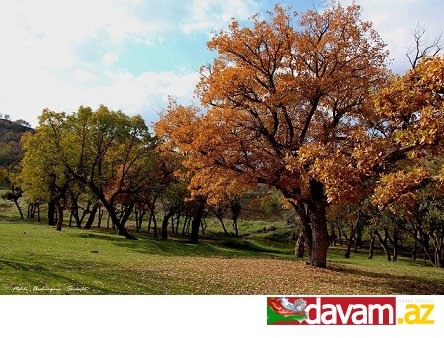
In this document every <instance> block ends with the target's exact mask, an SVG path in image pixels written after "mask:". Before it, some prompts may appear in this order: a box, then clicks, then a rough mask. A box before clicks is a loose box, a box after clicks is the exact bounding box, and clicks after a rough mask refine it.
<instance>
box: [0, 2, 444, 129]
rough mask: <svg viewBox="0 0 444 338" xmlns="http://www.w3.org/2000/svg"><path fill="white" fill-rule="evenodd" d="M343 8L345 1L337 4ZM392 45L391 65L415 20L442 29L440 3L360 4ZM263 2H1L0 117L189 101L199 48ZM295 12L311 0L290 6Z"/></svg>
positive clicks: (202, 57) (402, 61)
mask: <svg viewBox="0 0 444 338" xmlns="http://www.w3.org/2000/svg"><path fill="white" fill-rule="evenodd" d="M342 2H343V3H344V4H346V3H349V2H350V1H348V0H344V1H342ZM356 2H357V3H359V4H361V5H362V6H363V10H364V12H363V15H364V17H365V18H366V19H368V20H370V21H372V22H373V23H374V26H375V28H376V29H377V30H378V32H379V33H380V34H381V36H382V37H383V39H384V40H385V41H386V42H387V43H388V44H389V49H390V51H391V57H392V58H393V62H392V66H391V67H392V68H393V69H394V70H395V71H398V72H402V71H403V70H404V69H406V67H407V59H406V58H405V56H404V53H405V51H406V50H407V49H408V47H409V44H410V42H411V33H410V32H411V31H412V30H413V29H414V27H415V25H416V24H417V23H418V22H419V23H421V24H422V25H423V26H425V27H427V30H428V31H427V33H428V34H429V35H430V36H431V37H433V36H436V35H437V34H438V33H439V32H440V31H442V30H443V29H444V25H443V20H442V18H441V16H442V13H443V12H444V2H443V1H441V0H357V1H356ZM274 3H275V2H274V1H261V0H223V1H217V0H190V1H178V0H126V1H124V0H94V1H93V0H86V1H84V0H77V1H65V0H38V1H36V0H17V1H16V0H8V1H2V2H1V4H0V43H1V46H2V48H1V50H2V51H1V53H0V113H2V114H9V115H11V117H12V119H19V118H22V119H25V120H27V121H29V122H31V124H33V125H35V124H36V120H37V116H38V115H39V114H40V112H41V111H42V109H43V108H45V107H47V108H50V109H52V110H56V111H66V112H72V111H75V110H76V109H77V107H78V106H80V105H89V106H92V107H93V108H95V107H97V106H98V105H99V104H105V105H107V106H109V107H110V108H112V109H122V110H123V111H124V112H126V113H128V114H135V113H139V114H142V116H143V117H144V118H145V119H146V120H147V122H148V123H150V122H152V121H154V120H156V118H157V115H158V113H159V112H160V111H161V110H162V109H163V108H165V107H166V102H167V98H168V96H172V97H175V98H176V99H177V100H178V101H180V102H183V103H189V102H191V100H192V99H193V90H194V86H195V84H196V82H197V79H198V73H197V70H198V69H199V67H200V66H201V65H202V64H205V63H209V62H211V60H212V58H213V56H214V55H213V54H211V53H210V52H209V51H208V50H207V49H206V42H207V41H208V40H209V39H210V38H211V34H212V32H214V31H218V30H220V29H223V28H226V27H227V25H228V23H229V22H230V19H231V18H233V17H235V18H236V19H238V20H239V21H240V22H241V23H243V24H246V22H247V20H248V18H249V17H250V16H251V15H253V14H255V13H257V12H259V13H265V12H266V11H267V10H271V9H272V8H273V6H274ZM279 3H281V4H291V5H292V6H293V8H294V9H295V10H298V11H305V10H306V9H307V8H312V7H313V1H311V0H309V1H303V0H288V1H280V2H279Z"/></svg>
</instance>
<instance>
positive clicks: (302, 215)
mask: <svg viewBox="0 0 444 338" xmlns="http://www.w3.org/2000/svg"><path fill="white" fill-rule="evenodd" d="M293 207H294V208H295V210H296V212H297V214H298V215H299V219H300V221H301V236H302V237H303V238H304V242H303V243H304V248H305V250H306V252H307V254H308V258H307V264H311V252H312V243H313V236H312V230H311V221H310V217H309V214H308V208H307V207H306V205H305V204H304V203H302V202H300V201H299V202H298V203H297V204H293ZM301 250H302V249H301Z"/></svg>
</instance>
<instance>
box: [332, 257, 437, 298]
mask: <svg viewBox="0 0 444 338" xmlns="http://www.w3.org/2000/svg"><path fill="white" fill-rule="evenodd" d="M328 268H329V270H331V271H336V272H339V273H341V274H346V275H347V274H348V275H351V277H353V276H361V277H365V278H366V279H365V280H359V283H361V285H362V286H364V287H365V286H368V287H369V289H374V288H375V286H378V285H379V286H381V288H382V289H384V290H387V294H410V295H436V294H438V295H442V294H444V283H442V282H439V281H436V280H430V279H427V278H426V277H424V278H421V277H415V276H405V275H404V276H402V275H393V274H389V273H384V272H374V271H367V270H361V269H359V268H351V267H348V266H343V265H340V264H331V265H329V267H328ZM332 282H333V281H332Z"/></svg>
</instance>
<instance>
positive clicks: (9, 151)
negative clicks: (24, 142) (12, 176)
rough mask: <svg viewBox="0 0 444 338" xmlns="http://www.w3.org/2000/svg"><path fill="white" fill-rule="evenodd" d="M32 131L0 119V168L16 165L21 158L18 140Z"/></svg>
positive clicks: (18, 124)
mask: <svg viewBox="0 0 444 338" xmlns="http://www.w3.org/2000/svg"><path fill="white" fill-rule="evenodd" d="M33 130H34V129H32V128H30V127H27V126H24V125H22V124H20V123H17V122H13V121H9V120H5V119H0V168H8V167H13V166H15V165H17V164H18V163H19V162H20V160H21V158H22V155H23V154H22V148H21V145H20V139H21V138H22V135H23V134H24V133H26V132H32V131H33Z"/></svg>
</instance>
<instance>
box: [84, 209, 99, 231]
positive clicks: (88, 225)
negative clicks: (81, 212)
mask: <svg viewBox="0 0 444 338" xmlns="http://www.w3.org/2000/svg"><path fill="white" fill-rule="evenodd" d="M98 209H99V206H98V205H94V206H93V208H92V209H91V213H90V214H89V217H88V220H87V221H86V223H85V229H91V226H92V225H93V223H94V219H95V218H96V214H97V210H98Z"/></svg>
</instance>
